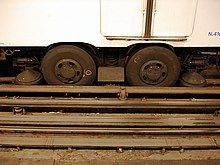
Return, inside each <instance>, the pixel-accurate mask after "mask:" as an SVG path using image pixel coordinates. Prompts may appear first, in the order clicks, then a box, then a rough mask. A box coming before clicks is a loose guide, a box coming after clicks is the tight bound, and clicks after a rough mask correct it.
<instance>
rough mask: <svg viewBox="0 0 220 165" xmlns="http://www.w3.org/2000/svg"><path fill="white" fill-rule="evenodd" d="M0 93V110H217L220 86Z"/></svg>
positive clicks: (1, 88) (4, 89) (0, 89)
mask: <svg viewBox="0 0 220 165" xmlns="http://www.w3.org/2000/svg"><path fill="white" fill-rule="evenodd" d="M0 94H1V95H0V108H7V107H8V108H14V107H17V108H18V107H21V108H30V109H31V108H53V109H54V108H57V109H74V108H75V109H79V108H82V109H114V110H117V109H143V110H146V111H148V110H149V109H154V110H155V109H158V110H163V109H175V110H176V109H183V110H186V109H190V110H191V109H200V110H204V111H206V110H212V112H214V111H216V110H217V111H218V110H219V109H220V88H219V87H207V88H184V87H183V88H181V87H160V88H149V87H120V86H95V87H94V86H93V87H89V86H84V87H77V86H17V85H0ZM183 112H184V111H183Z"/></svg>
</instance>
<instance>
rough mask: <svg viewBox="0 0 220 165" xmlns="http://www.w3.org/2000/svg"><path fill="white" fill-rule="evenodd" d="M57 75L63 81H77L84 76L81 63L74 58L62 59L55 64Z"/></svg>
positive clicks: (70, 82)
mask: <svg viewBox="0 0 220 165" xmlns="http://www.w3.org/2000/svg"><path fill="white" fill-rule="evenodd" d="M55 75H56V76H57V78H58V79H59V80H60V81H62V82H63V83H68V84H72V83H76V82H78V81H79V80H81V78H82V76H83V69H82V66H81V65H80V63H78V62H77V61H75V60H73V59H62V60H60V61H58V62H57V63H56V65H55Z"/></svg>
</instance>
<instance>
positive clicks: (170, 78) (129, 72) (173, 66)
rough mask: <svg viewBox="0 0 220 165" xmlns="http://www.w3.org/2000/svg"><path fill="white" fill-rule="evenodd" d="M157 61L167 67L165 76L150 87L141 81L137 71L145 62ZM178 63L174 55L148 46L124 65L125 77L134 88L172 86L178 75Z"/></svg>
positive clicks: (166, 50)
mask: <svg viewBox="0 0 220 165" xmlns="http://www.w3.org/2000/svg"><path fill="white" fill-rule="evenodd" d="M151 60H158V61H161V62H163V63H164V64H165V65H166V67H167V76H166V78H165V79H164V80H163V81H162V82H161V83H159V84H156V85H150V84H147V83H145V82H144V81H142V80H141V78H140V76H139V71H140V69H141V67H142V65H143V64H145V63H146V62H147V61H151ZM180 68H181V67H180V62H179V60H178V58H177V56H176V55H175V53H174V52H173V51H171V50H169V49H167V48H164V47H160V46H150V47H145V48H142V49H141V50H139V51H137V52H136V53H135V54H134V55H133V56H132V57H131V58H129V60H128V62H127V65H126V77H127V81H128V83H129V84H130V85H136V86H173V85H174V84H175V83H176V82H177V80H178V78H179V75H180Z"/></svg>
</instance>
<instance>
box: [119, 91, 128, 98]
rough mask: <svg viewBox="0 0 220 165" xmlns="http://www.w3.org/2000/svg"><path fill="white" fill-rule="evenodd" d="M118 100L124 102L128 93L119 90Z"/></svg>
mask: <svg viewBox="0 0 220 165" xmlns="http://www.w3.org/2000/svg"><path fill="white" fill-rule="evenodd" d="M118 96H119V99H120V100H126V99H127V97H128V93H127V92H126V88H121V91H120V93H118Z"/></svg>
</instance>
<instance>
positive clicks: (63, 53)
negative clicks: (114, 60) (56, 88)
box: [42, 45, 96, 85]
mask: <svg viewBox="0 0 220 165" xmlns="http://www.w3.org/2000/svg"><path fill="white" fill-rule="evenodd" d="M62 59H73V60H75V61H77V62H78V63H79V64H80V65H81V66H82V69H83V76H82V79H80V80H79V81H78V82H76V83H74V84H66V83H64V82H62V81H60V80H59V79H58V78H57V77H56V75H55V65H56V64H57V62H58V61H60V60H62ZM87 70H90V71H91V73H92V74H91V75H86V74H85V72H86V71H87ZM42 72H43V75H44V79H45V80H46V81H47V83H48V84H53V85H91V84H92V83H93V81H94V80H95V77H96V65H95V62H94V60H93V58H92V57H91V56H90V55H89V54H88V53H87V52H86V51H84V50H83V49H81V48H79V47H77V46H72V45H62V46H58V47H55V48H53V49H51V50H49V51H48V52H47V53H46V55H45V57H44V58H43V61H42Z"/></svg>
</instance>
